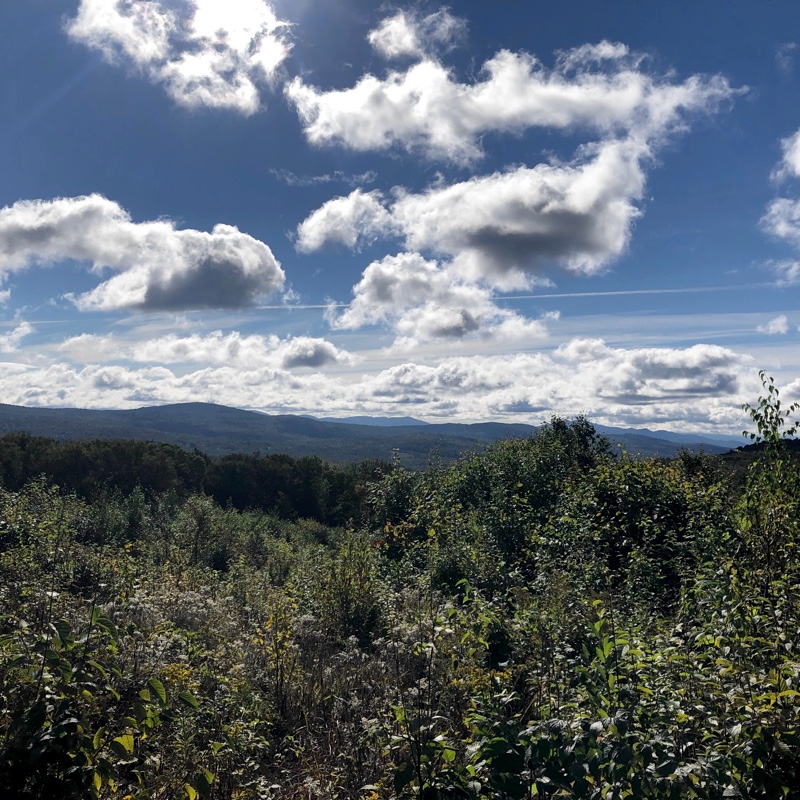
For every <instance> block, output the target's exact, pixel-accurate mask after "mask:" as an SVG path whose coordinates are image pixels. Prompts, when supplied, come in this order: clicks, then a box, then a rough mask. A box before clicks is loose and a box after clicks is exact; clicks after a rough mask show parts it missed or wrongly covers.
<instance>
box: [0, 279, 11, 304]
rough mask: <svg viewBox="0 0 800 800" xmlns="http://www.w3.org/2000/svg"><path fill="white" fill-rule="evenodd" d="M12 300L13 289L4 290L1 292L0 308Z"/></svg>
mask: <svg viewBox="0 0 800 800" xmlns="http://www.w3.org/2000/svg"><path fill="white" fill-rule="evenodd" d="M0 277H2V276H0ZM10 299H11V289H3V290H2V291H0V306H4V305H6V304H7V303H8V301H9V300H10Z"/></svg>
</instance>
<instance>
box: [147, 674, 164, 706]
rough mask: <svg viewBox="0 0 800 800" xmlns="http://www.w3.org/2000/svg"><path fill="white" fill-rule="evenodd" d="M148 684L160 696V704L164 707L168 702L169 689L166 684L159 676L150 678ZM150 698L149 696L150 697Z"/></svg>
mask: <svg viewBox="0 0 800 800" xmlns="http://www.w3.org/2000/svg"><path fill="white" fill-rule="evenodd" d="M147 685H148V686H149V687H150V689H151V690H152V691H153V694H154V695H155V696H156V697H157V698H158V702H159V704H160V705H161V706H162V707H163V706H165V705H166V704H167V690H166V689H165V688H164V684H163V683H161V681H160V680H158V678H150V680H149V681H147ZM148 699H149V698H148Z"/></svg>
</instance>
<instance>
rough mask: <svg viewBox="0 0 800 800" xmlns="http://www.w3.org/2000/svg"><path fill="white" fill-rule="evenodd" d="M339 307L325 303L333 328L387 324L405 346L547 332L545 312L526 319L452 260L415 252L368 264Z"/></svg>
mask: <svg viewBox="0 0 800 800" xmlns="http://www.w3.org/2000/svg"><path fill="white" fill-rule="evenodd" d="M353 295H354V297H353V300H352V302H351V303H350V305H349V306H347V307H346V308H345V309H344V310H339V308H338V307H336V306H333V305H331V306H330V307H329V309H328V312H327V313H326V317H327V319H328V321H329V323H330V324H331V325H332V327H334V328H339V329H358V328H362V327H364V326H366V325H374V324H378V323H387V324H389V325H390V326H391V327H392V329H393V330H394V332H395V333H396V334H397V336H398V340H397V342H396V345H397V346H399V347H401V348H405V347H413V346H415V345H417V344H419V343H422V342H428V341H432V340H442V339H451V340H453V339H463V338H465V337H469V336H473V335H474V336H482V337H484V338H487V337H488V338H494V339H498V338H499V339H505V340H514V341H517V342H523V341H525V342H527V343H531V342H541V341H543V340H545V339H546V338H547V336H548V331H547V326H546V322H547V321H550V320H553V319H557V318H558V315H552V314H551V315H548V316H547V317H546V318H543V319H541V320H529V319H526V318H524V317H521V316H520V315H519V314H517V313H516V312H514V311H511V310H509V309H505V308H500V307H498V306H497V304H496V303H495V301H494V297H493V294H492V292H491V291H490V290H489V289H487V288H486V287H485V286H480V285H478V284H476V283H473V282H469V281H464V280H462V279H461V278H459V276H458V275H457V274H456V273H455V271H454V269H453V266H452V264H447V263H445V264H440V263H438V262H436V261H428V260H426V259H424V258H423V257H422V256H421V255H419V254H418V253H401V254H399V255H396V256H386V257H385V258H383V259H381V260H380V261H375V262H373V263H372V264H370V265H369V266H368V267H367V268H366V269H365V270H364V274H363V277H362V279H361V281H360V282H359V283H357V284H356V285H355V286H354V287H353Z"/></svg>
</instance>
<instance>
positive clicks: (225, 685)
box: [0, 376, 800, 800]
mask: <svg viewBox="0 0 800 800" xmlns="http://www.w3.org/2000/svg"><path fill="white" fill-rule="evenodd" d="M762 380H764V386H765V391H766V397H764V398H762V399H761V400H760V401H759V403H758V405H756V406H755V407H752V408H750V407H749V406H748V410H750V412H751V417H752V419H753V422H754V424H755V426H756V429H757V431H758V432H757V434H756V437H757V439H759V440H760V445H761V449H760V451H759V458H758V460H757V462H756V463H755V464H754V466H753V467H752V469H751V470H750V471H749V473H748V475H747V479H746V481H745V482H744V483H743V484H740V483H737V482H736V481H730V480H728V476H727V475H726V473H725V472H724V470H722V469H721V468H720V467H719V462H717V461H716V460H714V459H711V458H708V457H704V456H696V455H691V454H688V453H684V454H682V455H681V456H680V457H679V458H677V459H674V460H672V461H664V460H653V459H650V460H634V459H630V458H628V457H625V456H622V457H614V456H613V455H612V454H611V453H610V451H609V448H608V446H607V443H606V442H604V441H603V440H602V439H601V438H599V437H597V436H596V435H595V432H594V430H593V428H592V426H591V425H590V424H589V423H588V422H586V420H583V419H580V418H579V419H577V420H573V421H567V420H562V419H559V418H554V419H553V420H551V422H550V423H549V424H548V425H546V426H544V427H543V428H542V430H541V432H540V434H539V435H538V436H537V437H535V438H533V439H528V440H519V441H509V442H503V443H499V444H497V445H495V446H493V447H491V448H489V449H488V450H487V451H486V452H484V453H481V454H474V455H471V456H467V457H465V458H464V459H462V460H461V461H459V462H457V463H455V464H453V465H452V466H448V467H442V466H436V467H431V468H429V469H428V470H425V471H422V472H417V473H414V472H410V471H408V470H404V469H402V468H400V467H399V466H398V465H394V467H393V468H389V467H387V466H386V465H376V464H366V465H363V466H361V467H353V468H352V469H350V468H348V469H347V470H342V469H339V468H331V467H329V465H326V464H325V463H324V462H321V461H319V460H318V459H300V460H294V459H288V458H285V457H279V456H269V457H261V456H255V455H254V456H231V457H228V458H226V459H220V460H219V461H216V462H211V461H206V460H205V459H203V458H202V457H199V456H197V455H194V456H192V454H186V455H187V457H188V458H187V460H186V461H185V462H181V461H180V459H177V460H171V458H172V456H171V455H170V452H171V451H166V450H159V449H158V447H156V449H154V450H148V449H147V448H146V447H143V446H141V445H138V444H136V445H135V446H134V445H133V444H131V445H128V446H120V449H119V450H117V451H114V450H113V449H111V450H104V449H103V447H104V446H100V445H96V444H92V443H86V445H85V446H80V445H75V446H74V448H73V449H72V450H69V451H66V450H59V449H58V448H55V449H53V450H49V451H48V450H47V447H46V446H45V445H43V444H42V443H41V442H40V441H37V440H32V439H30V438H27V439H26V438H25V437H22V438H20V439H19V440H17V441H16V442H15V443H14V445H13V447H12V448H11V450H10V451H5V452H4V453H0V462H2V465H3V467H2V468H3V469H4V473H3V474H4V476H5V477H4V480H5V481H6V489H0V575H2V581H0V786H2V788H3V791H4V794H3V797H10V798H44V797H53V798H85V797H95V798H98V800H156V798H158V800H164V799H165V798H169V799H170V800H172V798H175V799H176V800H197V798H208V800H234V799H235V800H262V799H263V798H270V799H271V800H272V799H274V800H284V799H285V800H289V799H290V798H291V800H297V798H312V797H313V798H330V800H339V799H341V800H344V798H347V799H348V800H351V799H353V800H355V798H358V799H359V800H382V799H383V798H385V799H386V800H395V799H396V798H398V799H399V798H425V800H438V799H439V798H475V800H515V799H516V798H519V800H522V799H523V798H525V799H526V800H530V799H531V798H534V797H541V798H570V797H571V798H600V799H604V798H639V797H646V798H653V800H660V799H662V798H663V800H673V799H677V798H680V799H681V800H683V799H684V798H687V799H689V798H706V799H708V800H712V799H713V800H721V799H722V798H726V797H742V798H751V799H753V800H755V798H758V799H759V800H768V799H771V798H775V797H782V798H796V797H800V791H799V790H798V788H797V787H798V786H800V667H798V663H800V658H798V647H799V646H800V560H799V559H798V558H797V549H796V548H797V541H798V527H797V526H798V519H799V518H800V514H798V511H800V509H798V505H797V504H798V497H800V491H799V490H800V476H798V471H797V466H796V464H795V463H794V462H792V461H791V460H790V459H789V458H788V457H787V456H786V454H785V452H784V451H783V446H782V444H781V441H782V438H783V434H785V433H787V432H792V430H793V428H794V426H793V425H792V424H791V420H790V419H789V416H790V415H791V414H793V413H794V412H795V410H796V409H794V408H793V407H789V408H783V407H782V406H780V405H779V402H778V392H777V390H776V389H774V386H773V384H772V381H771V380H766V378H764V376H762ZM138 448H141V449H138ZM109 454H110V455H109ZM137 454H138V455H137ZM56 455H57V456H58V458H61V459H63V463H61V466H59V467H58V469H59V470H61V471H60V472H59V473H58V474H60V475H62V476H63V477H64V478H65V482H64V484H63V485H64V487H66V490H65V489H63V488H62V489H59V488H57V487H56V486H55V485H54V484H53V482H52V481H51V480H49V479H47V478H39V479H36V480H33V481H28V482H27V483H26V482H25V481H24V480H22V482H21V483H14V482H13V481H15V480H21V479H22V476H30V475H31V474H37V473H31V472H30V470H31V469H34V468H35V467H36V466H37V465H38V466H41V465H42V464H44V463H45V462H47V463H48V464H50V465H51V466H52V465H55V464H56V462H57V459H56ZM145 456H147V458H145ZM136 458H139V462H136ZM180 458H183V456H180ZM48 459H49V461H48ZM103 459H109V460H107V461H103ZM135 462H136V463H139V466H141V465H142V464H144V465H145V466H144V467H142V471H140V472H138V473H137V474H136V477H135V479H132V477H131V474H128V473H127V472H126V470H132V469H138V468H139V467H137V466H136V464H135ZM100 463H104V464H106V466H107V467H108V468H109V470H110V471H109V473H108V474H109V475H117V477H115V478H114V480H113V481H110V482H108V483H107V484H106V485H104V486H98V485H97V484H96V483H95V484H93V485H90V484H91V482H92V481H96V480H97V473H96V472H93V470H95V468H96V465H97V464H100ZM180 464H183V466H182V467H180V469H179V466H180ZM70 465H72V468H73V471H75V473H76V477H75V478H74V480H73V482H72V483H70V482H69V481H68V480H66V478H68V477H69V474H70ZM125 465H127V466H125ZM84 469H85V470H87V471H86V472H85V474H84V478H81V477H80V471H81V470H84ZM114 469H118V473H115V472H114ZM181 470H183V472H182V471H181ZM42 471H44V472H45V474H49V475H53V474H55V466H54V467H53V471H49V469H48V470H42ZM87 475H88V476H93V477H90V478H86V477H85V476H87ZM144 475H149V476H150V477H149V478H148V479H147V480H143V479H142V476H144ZM9 476H11V477H9ZM15 476H16V477H15ZM176 476H177V482H176ZM87 481H88V482H87ZM125 481H127V483H125ZM71 489H74V490H75V491H76V494H71V493H70V490H71Z"/></svg>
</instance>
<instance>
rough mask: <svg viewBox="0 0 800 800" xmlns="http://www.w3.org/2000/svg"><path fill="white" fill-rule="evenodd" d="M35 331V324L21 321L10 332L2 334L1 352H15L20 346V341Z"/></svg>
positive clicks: (0, 338)
mask: <svg viewBox="0 0 800 800" xmlns="http://www.w3.org/2000/svg"><path fill="white" fill-rule="evenodd" d="M33 332H34V327H33V325H31V324H30V323H29V322H20V323H19V325H17V327H16V328H14V330H13V331H11V332H10V333H6V334H0V353H13V352H15V351H16V350H17V349H18V348H19V343H20V341H22V339H24V338H25V337H26V336H29V335H30V334H31V333H33Z"/></svg>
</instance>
